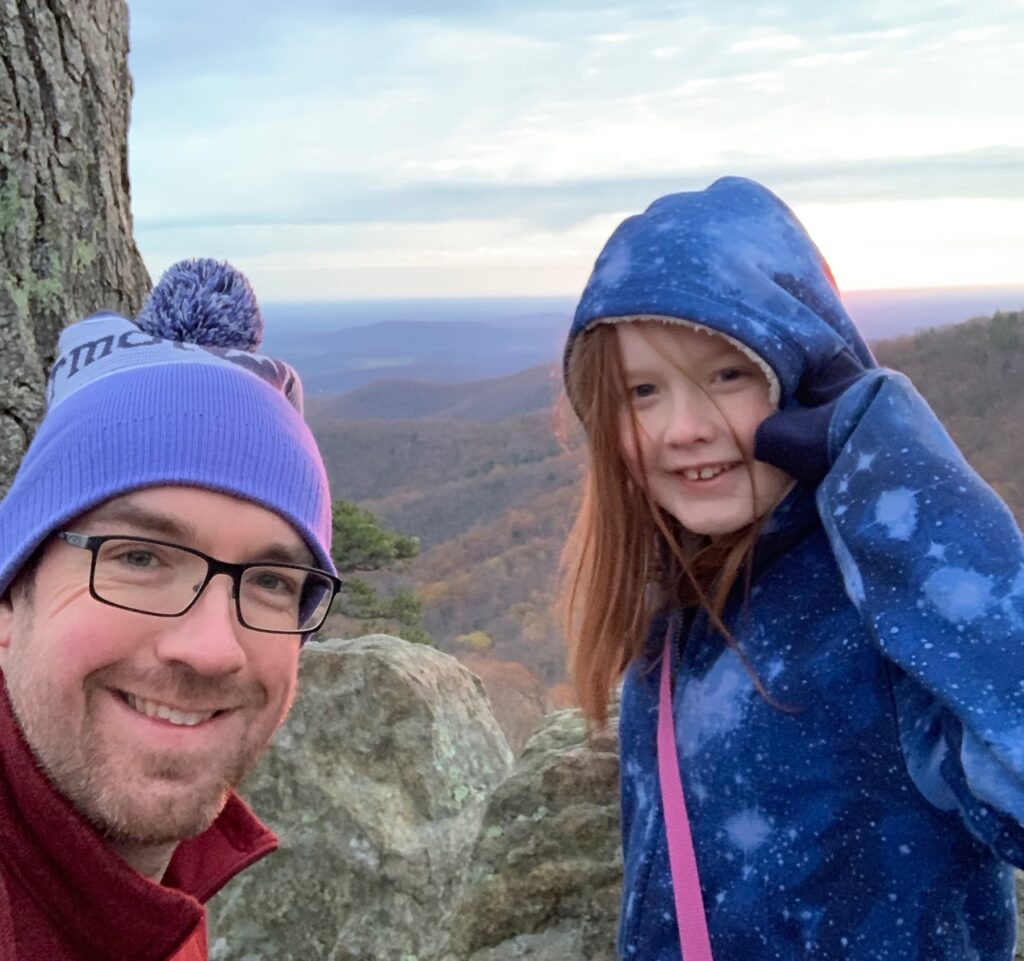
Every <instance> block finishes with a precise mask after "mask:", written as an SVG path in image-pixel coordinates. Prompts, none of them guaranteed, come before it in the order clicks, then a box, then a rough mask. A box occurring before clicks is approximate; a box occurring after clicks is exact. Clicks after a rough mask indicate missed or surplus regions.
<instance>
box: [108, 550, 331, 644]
mask: <svg viewBox="0 0 1024 961" xmlns="http://www.w3.org/2000/svg"><path fill="white" fill-rule="evenodd" d="M206 572H207V563H206V561H205V560H204V559H203V558H202V557H199V556H198V555H196V554H192V553H191V552H189V551H186V550H182V549H180V548H177V547H173V546H171V545H164V544H150V543H146V542H144V541H133V540H131V539H130V538H114V539H111V540H108V541H105V542H104V543H103V544H102V545H101V546H100V548H99V550H98V551H97V552H96V562H95V568H94V570H93V590H94V591H95V592H96V594H97V595H98V596H99V597H100V598H102V599H103V600H105V601H109V602H110V603H111V604H117V605H119V606H121V607H128V608H131V609H133V610H136V611H142V612H145V613H149V614H163V615H176V614H181V613H182V612H183V611H184V610H185V609H186V608H187V607H188V606H189V604H191V603H192V601H193V599H194V598H195V595H196V592H197V591H198V590H199V589H200V588H201V587H202V585H203V582H204V581H205V580H206ZM332 594H333V585H332V583H331V581H330V579H328V578H327V577H325V576H323V575H321V574H317V573H316V572H315V571H305V570H296V569H294V568H289V567H275V566H274V565H272V564H268V565H260V566H258V567H250V568H247V569H246V570H245V572H244V574H243V575H242V578H241V582H240V584H239V592H238V609H239V612H240V616H241V620H242V623H243V624H245V625H246V626H248V627H253V628H258V629H260V630H265V631H305V630H314V629H316V628H317V627H319V625H320V622H321V621H322V620H323V618H324V616H325V614H326V613H327V608H328V607H329V606H330V603H331V598H332Z"/></svg>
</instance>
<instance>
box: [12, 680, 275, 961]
mask: <svg viewBox="0 0 1024 961" xmlns="http://www.w3.org/2000/svg"><path fill="white" fill-rule="evenodd" d="M2 677H3V676H2V674H0V681H2ZM276 847H277V839H276V838H275V836H274V835H273V834H272V833H271V832H270V831H269V830H268V829H267V828H266V827H265V826H264V825H263V824H262V823H261V822H260V821H259V820H258V819H257V818H256V816H255V815H254V814H253V813H252V812H251V811H250V810H249V808H248V807H247V806H246V804H245V802H243V801H242V800H241V798H239V797H238V796H237V795H234V794H232V795H231V796H230V798H229V800H228V803H227V805H226V806H225V808H224V810H223V811H222V812H221V814H220V815H219V816H218V818H217V820H216V821H214V823H213V824H212V825H211V826H210V827H209V828H208V829H207V830H206V831H204V832H203V833H202V834H200V835H199V836H198V837H195V838H192V839H190V840H187V841H183V842H182V843H181V844H179V845H178V848H177V849H176V851H175V853H174V857H173V858H172V860H171V863H170V866H169V868H168V871H167V874H166V876H165V878H164V883H163V884H156V883H154V882H152V881H150V880H148V879H147V878H144V877H143V876H142V875H141V874H139V873H138V872H136V871H135V870H133V869H132V868H130V867H129V866H128V865H127V864H126V863H125V862H124V861H122V860H121V859H120V858H119V857H118V856H117V855H115V854H114V853H113V852H111V851H110V850H109V849H108V848H107V847H106V845H105V844H104V843H103V841H102V840H101V838H100V837H99V836H98V835H97V834H96V832H95V831H94V830H93V829H92V827H91V826H90V825H89V824H87V823H86V822H85V821H84V820H83V819H82V817H81V816H80V815H79V814H78V812H77V811H75V810H74V808H72V807H71V805H70V804H69V803H68V802H67V801H66V800H65V799H64V798H63V797H62V796H61V795H60V794H58V793H57V792H56V790H55V789H54V787H53V785H52V784H51V783H50V781H49V779H48V778H47V777H46V775H45V774H44V773H43V771H42V770H41V769H40V767H39V764H38V762H37V761H36V759H35V757H34V756H33V754H32V752H31V750H30V749H29V747H28V745H27V744H26V742H25V740H24V738H23V737H22V734H21V730H20V728H19V726H18V724H17V721H16V720H15V718H14V715H13V714H12V712H11V708H10V704H9V702H8V699H7V692H6V687H5V685H4V684H3V683H0V871H2V876H3V880H5V881H6V886H7V890H8V897H9V899H10V902H11V903H13V902H14V901H15V900H16V899H17V900H19V902H20V901H21V900H22V899H21V898H20V897H19V895H22V894H23V895H25V896H27V899H28V901H27V902H24V903H26V904H27V903H31V904H32V905H33V906H34V907H35V909H36V911H37V913H38V915H39V918H38V920H37V921H34V925H35V926H36V927H38V928H39V929H40V930H39V932H38V933H39V935H40V936H42V935H43V933H44V932H43V930H42V929H43V928H45V927H47V926H48V927H50V928H52V929H53V930H54V931H55V932H60V936H61V940H62V941H65V942H68V943H74V944H76V945H79V946H80V948H81V952H80V956H81V957H83V958H87V957H91V956H93V955H95V957H96V958H97V959H99V958H111V957H114V958H132V959H139V961H142V959H148V958H153V959H157V958H166V957H168V956H169V955H171V954H172V953H173V952H174V950H175V949H176V948H177V947H179V946H180V945H181V944H182V943H183V942H184V941H185V940H186V938H187V937H188V936H189V935H190V934H191V933H192V931H193V930H194V929H195V928H196V926H197V925H198V924H199V922H200V920H201V919H202V917H203V910H204V909H203V907H202V905H203V903H205V902H206V901H207V900H209V899H210V898H211V897H212V896H213V895H214V894H215V893H216V892H217V891H219V890H220V888H221V887H223V886H224V885H225V884H226V883H227V882H228V881H229V880H230V879H231V878H232V877H234V876H235V875H236V874H237V873H239V872H240V871H242V870H244V869H245V868H247V867H248V866H249V865H251V864H252V863H253V862H255V861H257V860H259V859H260V858H262V857H264V856H265V855H267V854H269V853H270V852H271V851H273V850H274V849H275V848H276ZM25 921H26V919H25V918H19V919H16V920H15V927H16V929H18V930H22V929H23V928H24V926H25Z"/></svg>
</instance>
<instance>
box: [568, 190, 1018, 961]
mask: <svg viewBox="0 0 1024 961" xmlns="http://www.w3.org/2000/svg"><path fill="white" fill-rule="evenodd" d="M650 316H654V317H661V318H663V319H665V320H667V321H672V320H674V319H678V318H683V319H685V320H687V321H689V322H695V323H698V324H701V325H704V326H707V327H709V328H711V329H713V330H716V331H718V332H720V333H723V334H726V335H728V336H730V337H732V338H733V339H735V340H736V341H737V342H738V343H740V344H742V345H743V346H744V347H745V348H746V349H747V350H749V351H751V352H753V354H755V355H756V356H757V357H758V358H759V359H760V360H761V361H763V362H764V364H765V365H766V366H767V368H768V373H769V377H770V380H772V381H773V382H774V384H775V389H776V390H777V391H778V395H779V404H780V407H781V408H782V409H787V408H791V407H795V406H798V401H797V399H796V397H797V395H798V393H799V392H798V386H799V385H800V383H801V381H802V380H803V379H804V378H806V377H808V376H809V375H813V371H814V370H815V369H820V368H821V367H823V366H825V365H826V364H827V362H828V361H829V360H830V359H831V358H832V357H833V356H835V354H836V353H837V352H839V351H842V350H846V351H849V352H852V353H853V354H855V355H856V356H857V357H858V359H859V361H860V363H861V364H862V365H863V366H864V368H865V372H864V374H863V376H862V377H860V379H859V380H857V381H856V383H855V384H854V385H853V386H852V387H850V388H849V389H848V390H847V391H846V392H845V393H844V394H843V395H842V396H841V398H840V399H839V401H838V403H837V405H836V406H835V409H834V412H833V414H832V417H831V420H830V422H829V425H828V437H827V444H828V454H829V462H830V464H831V467H830V469H829V471H828V474H827V475H826V477H825V478H824V480H823V481H821V482H820V484H818V485H816V486H813V487H812V486H809V485H806V484H803V485H798V486H797V487H796V488H795V489H794V490H793V491H792V492H791V493H790V495H789V496H788V497H787V499H786V500H785V501H784V502H783V503H782V504H781V505H780V506H779V507H778V508H777V509H776V510H775V512H774V513H773V515H772V517H771V518H770V519H769V522H768V523H767V525H766V528H765V532H764V534H763V536H762V538H761V540H760V541H759V543H758V545H757V549H756V551H755V556H754V560H753V577H752V582H751V588H750V591H749V595H747V596H746V597H743V596H742V592H740V594H741V596H739V597H737V598H735V599H734V600H733V602H732V603H731V604H730V605H729V606H728V607H727V610H726V623H727V625H728V626H729V629H730V630H731V632H732V633H733V636H734V637H735V639H736V641H737V642H738V644H739V646H740V647H741V648H742V650H743V652H744V654H745V655H746V657H747V658H748V659H749V661H750V664H751V665H752V667H753V669H754V671H756V673H757V675H758V676H759V677H760V679H761V680H762V682H763V683H764V685H765V686H766V688H767V689H768V690H769V691H770V693H771V695H772V697H773V698H774V699H775V700H776V701H777V702H778V703H779V704H781V705H784V708H785V709H782V708H780V707H779V706H773V705H772V704H771V703H769V701H768V700H766V699H765V698H764V697H762V696H761V694H759V693H758V692H757V691H756V690H755V688H754V685H753V683H752V681H751V677H750V674H749V672H748V671H747V670H746V669H745V668H744V666H743V665H742V664H741V662H740V659H739V657H738V656H737V655H736V653H735V652H734V651H733V650H732V649H731V648H730V647H728V646H727V645H726V644H725V643H724V642H723V641H722V639H721V638H720V637H718V636H716V635H715V634H714V633H713V632H710V631H709V630H708V627H707V623H706V620H705V618H704V617H703V615H702V614H701V613H700V612H699V611H693V610H690V611H675V612H671V615H670V616H669V617H668V618H667V620H666V619H659V620H657V621H656V623H655V624H654V625H653V626H652V630H651V643H650V646H649V650H648V651H647V652H646V653H645V654H643V655H642V656H641V657H639V658H638V659H637V660H636V661H634V662H633V663H632V664H631V665H630V666H629V668H628V670H627V672H626V676H625V679H624V683H623V689H622V703H621V710H620V739H621V755H622V757H621V760H622V831H623V844H624V856H625V857H624V859H625V884H624V890H623V901H622V913H621V919H620V931H619V954H620V957H622V958H636V959H640V961H669V959H672V961H678V958H679V956H680V954H679V942H678V937H677V933H676V922H675V912H674V905H673V900H672V892H671V878H670V874H669V868H668V855H667V848H666V841H665V826H664V816H663V812H662V807H661V799H660V794H659V788H658V775H657V762H656V757H655V731H656V721H657V713H658V669H657V668H658V658H659V656H660V653H661V644H662V640H663V637H664V634H665V630H666V626H667V624H669V625H671V630H672V631H673V636H674V637H675V640H676V644H675V652H676V653H675V655H674V665H673V669H674V678H675V686H674V712H675V720H676V729H677V730H676V734H677V742H678V754H679V763H680V767H681V772H682V780H683V786H684V791H685V794H686V799H687V806H688V809H689V814H690V820H691V829H692V832H693V838H694V846H695V850H696V856H697V863H698V869H699V872H700V877H701V886H702V890H703V895H704V902H705V907H706V912H707V920H708V927H709V931H710V936H711V944H712V948H713V951H714V954H715V958H716V959H718V961H747V959H750V961H754V959H756V961H769V959H771V961H796V959H801V961H802V959H805V958H820V959H827V961H833V959H835V961H839V959H848V961H1009V959H1010V958H1011V957H1012V954H1013V944H1014V937H1015V928H1016V924H1015V908H1014V899H1013V879H1012V869H1011V867H1010V865H1012V864H1016V865H1018V866H1024V826H1022V822H1024V650H1022V648H1024V542H1022V538H1021V534H1020V531H1019V529H1018V528H1017V525H1016V523H1015V522H1014V520H1013V518H1012V515H1010V513H1009V512H1008V510H1007V509H1006V507H1005V506H1004V505H1003V503H1002V502H1001V501H1000V500H999V498H998V497H997V496H996V495H995V493H994V492H993V491H992V490H991V489H990V488H989V487H988V486H987V485H986V484H985V483H984V482H983V481H982V480H981V478H980V477H978V475H977V474H976V473H975V472H974V471H973V470H971V468H970V467H969V466H968V465H967V464H966V462H965V461H964V459H963V457H962V456H961V455H960V453H959V451H958V450H957V449H956V447H955V445H954V444H953V442H952V441H951V440H950V438H949V437H948V435H947V434H946V432H945V430H944V429H943V428H942V426H941V425H940V424H939V422H938V421H937V419H936V418H935V416H934V414H933V413H932V411H931V410H930V409H929V407H928V406H927V404H926V403H925V402H924V400H923V399H922V398H921V397H920V395H919V394H918V393H917V392H916V391H915V390H914V388H913V387H912V386H911V384H910V383H909V381H907V379H906V378H904V377H903V376H902V375H900V374H898V373H895V372H893V371H889V370H884V369H880V368H878V367H877V366H876V365H875V362H874V360H873V358H872V357H871V354H870V352H869V351H868V349H867V347H866V346H865V345H864V343H863V341H862V340H861V338H860V336H859V335H858V333H857V332H856V330H855V329H854V327H853V325H852V323H851V322H850V320H849V318H848V317H847V315H846V313H845V311H844V309H843V307H842V305H841V303H840V301H839V298H838V295H837V293H836V291H835V288H834V285H833V282H832V280H831V275H830V273H829V271H828V267H827V265H826V264H825V262H824V260H823V259H822V258H821V255H820V254H819V253H818V251H817V249H816V248H815V247H814V245H813V243H812V242H811V241H810V239H809V238H808V237H807V235H806V233H805V232H804V230H803V228H802V227H801V225H800V224H799V222H798V221H797V220H796V218H795V217H794V216H793V214H792V213H791V212H790V211H789V209H788V208H786V207H785V205H784V204H782V203H781V201H779V200H778V198H776V197H775V196H774V195H772V194H771V193H770V192H769V191H767V190H765V189H764V188H763V187H761V186H760V185H758V184H755V183H752V182H751V181H747V180H742V179H738V178H728V179H725V180H721V181H718V182H716V183H715V184H713V185H712V186H711V187H710V188H708V189H707V190H705V191H701V192H696V193H687V194H677V195H673V196H671V197H666V198H663V199H662V200H660V201H657V202H656V203H655V204H654V205H653V206H652V207H651V208H649V209H648V211H647V212H646V213H644V214H643V215H641V216H638V217H634V218H631V219H630V220H627V221H626V222H625V223H624V224H623V225H622V226H621V227H620V228H619V229H618V231H616V233H615V234H614V235H613V236H612V238H611V240H610V241H609V242H608V244H607V246H606V247H605V249H604V251H603V252H602V254H601V256H600V258H599V259H598V261H597V264H596V266H595V270H594V274H593V276H592V277H591V279H590V282H589V284H588V286H587V288H586V291H585V293H584V295H583V299H582V300H581V303H580V306H579V309H578V311H577V314H576V319H575V322H574V325H573V330H572V333H571V335H570V344H569V349H570V350H571V346H572V343H573V339H574V338H575V337H576V336H577V335H578V334H579V333H580V332H581V331H582V330H584V329H585V328H586V327H588V326H589V325H590V324H591V323H595V322H598V321H604V322H608V321H615V320H617V319H629V318H634V319H635V318H637V317H650ZM567 358H568V351H567Z"/></svg>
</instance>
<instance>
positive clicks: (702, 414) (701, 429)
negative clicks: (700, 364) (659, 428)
mask: <svg viewBox="0 0 1024 961" xmlns="http://www.w3.org/2000/svg"><path fill="white" fill-rule="evenodd" d="M668 415H669V417H668V421H667V423H666V424H665V429H664V433H663V435H662V440H663V441H664V443H666V444H669V445H672V446H676V447H685V446H688V445H690V444H697V443H701V442H704V441H710V440H712V439H713V438H714V436H715V430H716V429H717V425H718V423H719V422H720V421H721V414H720V413H719V411H718V408H717V407H716V406H715V404H714V401H712V400H711V398H710V397H708V395H707V394H706V393H704V391H702V390H701V389H700V388H699V387H697V386H696V385H695V384H693V385H681V386H679V387H678V388H677V389H675V390H674V391H673V392H672V404H671V406H670V408H669V410H668Z"/></svg>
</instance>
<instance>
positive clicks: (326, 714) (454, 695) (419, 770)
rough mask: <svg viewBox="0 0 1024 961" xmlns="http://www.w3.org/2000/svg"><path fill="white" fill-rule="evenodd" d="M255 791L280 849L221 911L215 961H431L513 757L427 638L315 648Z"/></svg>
mask: <svg viewBox="0 0 1024 961" xmlns="http://www.w3.org/2000/svg"><path fill="white" fill-rule="evenodd" d="M301 665H302V666H301V671H300V681H299V683H300V695H299V697H298V699H297V701H296V704H295V706H294V708H293V710H292V712H291V714H290V715H289V718H288V720H287V722H286V723H285V725H284V727H282V729H281V730H280V732H279V733H278V736H277V738H276V740H275V742H274V744H273V746H272V747H271V749H270V751H269V752H268V754H267V755H266V756H265V757H264V759H263V760H262V761H261V763H260V765H259V767H258V768H257V770H256V771H255V772H254V774H253V776H252V777H251V778H250V779H249V781H248V782H247V784H246V786H245V790H244V794H245V796H246V798H247V799H248V800H249V801H250V802H251V803H252V804H253V806H254V807H255V808H256V810H257V811H259V812H261V813H262V814H264V815H265V817H266V819H267V820H268V822H269V823H270V825H271V826H272V827H273V828H274V829H275V830H276V831H277V832H278V834H279V836H280V838H281V848H280V850H279V851H278V853H277V854H276V855H275V856H274V857H272V858H269V859H268V860H266V861H264V862H262V863H261V864H259V865H257V866H256V867H255V868H253V869H252V870H250V871H248V872H246V873H244V874H243V875H242V876H241V877H240V878H238V879H237V880H236V881H235V882H234V883H233V884H232V885H230V886H229V888H228V889H226V890H225V891H224V892H223V893H222V894H221V895H220V896H219V897H218V898H217V899H216V900H215V902H214V903H213V905H212V906H211V912H210V920H211V933H210V944H211V958H212V959H214V961H228V959H232V961H321V959H323V961H326V959H332V961H371V959H373V961H378V959H381V961H383V959H388V961H401V959H407V961H413V959H419V961H426V959H430V958H436V957H438V956H439V954H440V951H441V949H442V944H443V942H444V941H445V940H446V937H447V935H446V928H445V926H444V925H443V924H442V923H441V918H442V917H443V916H444V915H446V914H447V913H448V912H449V910H450V907H451V905H452V903H453V901H454V900H455V897H456V892H457V890H458V886H459V882H460V879H461V876H462V873H463V871H464V869H465V865H466V862H467V860H468V857H469V854H470V851H471V849H472V846H473V843H474V841H475V840H476V837H477V834H478V833H479V828H480V822H481V819H482V817H483V813H484V807H485V804H486V802H487V799H488V797H489V796H490V794H491V792H492V790H493V789H494V788H495V787H496V786H497V785H498V784H499V783H500V782H501V781H502V780H503V779H504V778H505V776H506V775H507V773H508V772H509V770H510V768H511V763H512V755H511V752H510V751H509V748H508V745H507V743H506V742H505V738H504V735H503V734H502V733H501V731H500V729H499V728H498V725H497V723H496V722H495V720H494V717H493V715H492V714H491V711H490V708H489V706H488V703H487V700H486V697H485V695H484V693H483V688H482V685H481V684H480V681H479V680H478V679H477V678H476V677H475V676H474V675H473V674H471V673H470V672H469V671H468V670H466V669H465V668H464V667H462V666H461V665H460V664H459V663H458V661H456V660H455V659H454V658H451V657H449V656H448V655H446V654H442V653H440V652H438V651H435V650H432V649H431V648H428V647H423V646H419V645H413V644H408V643H406V642H405V641H401V640H398V639H396V638H391V637H385V636H382V635H375V636H371V637H365V638H360V639H358V640H353V641H326V642H324V643H316V642H312V643H310V644H309V645H307V648H306V650H305V651H303V654H302V658H301Z"/></svg>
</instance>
